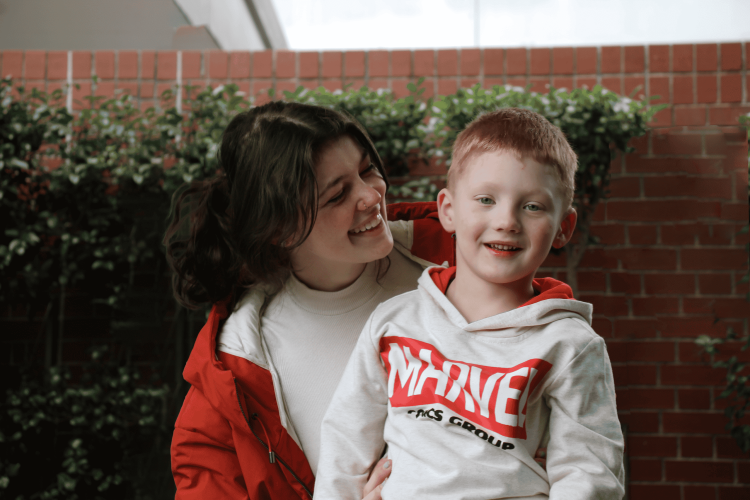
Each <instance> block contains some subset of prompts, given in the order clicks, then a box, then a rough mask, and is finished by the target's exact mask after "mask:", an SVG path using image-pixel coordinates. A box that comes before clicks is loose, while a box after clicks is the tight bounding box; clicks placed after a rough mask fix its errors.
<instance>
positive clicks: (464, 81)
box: [458, 78, 480, 89]
mask: <svg viewBox="0 0 750 500" xmlns="http://www.w3.org/2000/svg"><path fill="white" fill-rule="evenodd" d="M479 84H480V81H479V78H461V80H460V82H459V84H458V86H459V87H461V88H462V89H468V88H471V87H474V86H475V85H479Z"/></svg>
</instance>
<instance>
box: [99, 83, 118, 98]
mask: <svg viewBox="0 0 750 500" xmlns="http://www.w3.org/2000/svg"><path fill="white" fill-rule="evenodd" d="M94 95H95V96H100V97H105V98H107V99H112V98H113V97H115V82H111V81H110V82H107V81H104V82H99V83H97V84H96V90H95V91H94Z"/></svg>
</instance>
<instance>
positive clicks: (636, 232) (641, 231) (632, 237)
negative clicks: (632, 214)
mask: <svg viewBox="0 0 750 500" xmlns="http://www.w3.org/2000/svg"><path fill="white" fill-rule="evenodd" d="M628 240H629V241H630V244H631V245H655V244H656V226H628Z"/></svg>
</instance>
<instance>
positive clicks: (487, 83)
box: [482, 77, 505, 89]
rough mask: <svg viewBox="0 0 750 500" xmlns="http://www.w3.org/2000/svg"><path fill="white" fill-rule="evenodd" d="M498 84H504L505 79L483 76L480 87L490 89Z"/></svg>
mask: <svg viewBox="0 0 750 500" xmlns="http://www.w3.org/2000/svg"><path fill="white" fill-rule="evenodd" d="M499 85H505V80H504V79H503V78H500V77H497V78H488V77H485V78H484V83H483V84H482V88H485V89H492V88H495V87H497V86H499Z"/></svg>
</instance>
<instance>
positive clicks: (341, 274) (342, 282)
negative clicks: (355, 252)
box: [294, 263, 367, 292]
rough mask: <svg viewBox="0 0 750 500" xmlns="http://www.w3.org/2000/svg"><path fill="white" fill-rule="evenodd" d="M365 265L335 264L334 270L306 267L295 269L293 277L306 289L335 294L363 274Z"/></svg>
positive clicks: (325, 267)
mask: <svg viewBox="0 0 750 500" xmlns="http://www.w3.org/2000/svg"><path fill="white" fill-rule="evenodd" d="M366 267H367V264H359V263H358V264H349V263H336V266H335V269H330V268H328V267H327V266H308V267H306V268H303V269H295V270H294V275H295V276H296V277H297V279H298V280H300V281H301V282H302V283H304V284H305V285H306V286H307V287H308V288H312V289H313V290H320V291H321V292H337V291H339V290H343V289H344V288H346V287H348V286H349V285H351V284H352V283H354V282H355V281H357V278H359V277H360V276H361V275H362V273H363V272H364V270H365V268H366Z"/></svg>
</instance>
